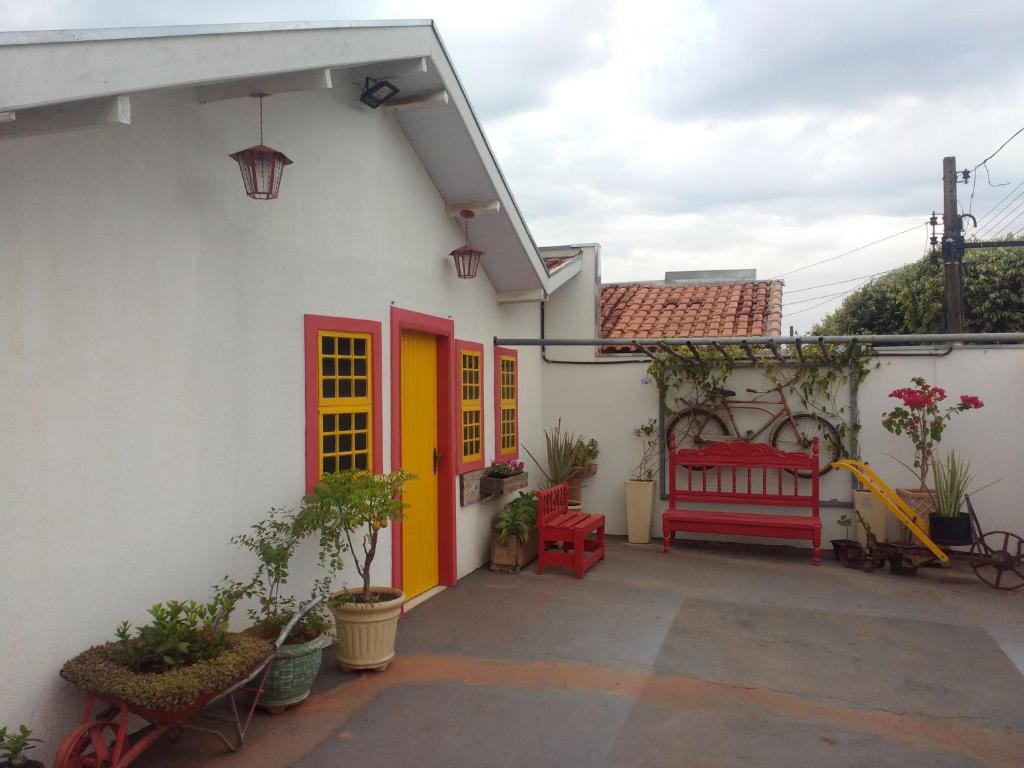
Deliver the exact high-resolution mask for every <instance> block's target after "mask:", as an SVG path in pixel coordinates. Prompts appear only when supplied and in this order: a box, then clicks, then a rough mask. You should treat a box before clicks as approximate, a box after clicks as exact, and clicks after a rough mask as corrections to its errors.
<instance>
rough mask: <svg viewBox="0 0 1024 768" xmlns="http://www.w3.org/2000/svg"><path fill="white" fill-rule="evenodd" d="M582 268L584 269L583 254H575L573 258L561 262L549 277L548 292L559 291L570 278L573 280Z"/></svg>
mask: <svg viewBox="0 0 1024 768" xmlns="http://www.w3.org/2000/svg"><path fill="white" fill-rule="evenodd" d="M582 269H583V257H582V256H575V257H573V258H572V259H571V260H569V261H567V262H565V263H564V264H561V265H560V266H559V267H558V269H556V270H555V271H554V272H553V273H552V274H551V275H549V277H548V281H549V287H548V293H554V292H555V291H557V290H558V289H559V288H561V287H562V286H563V285H565V284H566V283H568V282H569V281H570V280H572V279H573V278H574V277H576V275H578V274H579V273H580V272H581V271H582Z"/></svg>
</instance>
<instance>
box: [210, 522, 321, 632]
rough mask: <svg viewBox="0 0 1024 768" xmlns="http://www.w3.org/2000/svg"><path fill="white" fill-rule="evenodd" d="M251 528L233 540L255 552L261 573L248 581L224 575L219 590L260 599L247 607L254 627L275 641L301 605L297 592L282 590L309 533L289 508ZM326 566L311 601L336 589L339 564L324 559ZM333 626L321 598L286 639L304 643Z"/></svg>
mask: <svg viewBox="0 0 1024 768" xmlns="http://www.w3.org/2000/svg"><path fill="white" fill-rule="evenodd" d="M251 531H252V532H251V533H243V534H240V535H238V536H235V537H234V538H233V539H231V543H232V544H237V545H239V546H241V547H243V548H244V549H248V550H249V551H250V552H252V553H253V554H255V555H256V558H257V564H256V573H255V574H254V575H253V577H252V579H250V580H249V582H248V583H246V582H241V581H235V580H233V579H231V578H230V577H228V576H225V577H224V581H223V582H221V585H220V586H219V587H218V588H217V589H218V594H220V595H224V596H225V597H228V598H230V599H236V600H237V599H241V598H249V599H251V598H255V599H256V600H257V601H258V603H259V607H258V608H250V609H249V611H248V615H249V618H250V619H252V622H253V629H252V632H253V633H254V634H255V635H256V636H257V637H262V638H264V639H267V640H275V639H277V636H278V635H279V634H280V633H281V630H282V629H284V627H285V625H286V624H287V623H288V622H289V621H291V620H292V617H293V616H294V615H295V612H296V611H297V610H298V608H299V606H298V603H297V600H296V598H295V596H294V595H285V594H283V592H282V589H283V588H284V586H285V585H286V584H287V582H288V569H289V566H290V565H291V560H292V556H293V555H294V554H295V548H296V547H297V546H298V545H299V542H300V541H302V539H303V538H304V534H303V533H302V532H301V531H299V529H298V527H297V525H296V513H295V512H294V511H293V510H290V509H271V510H270V512H269V514H268V515H267V517H266V519H264V520H260V521H259V522H257V523H254V524H253V526H252V528H251ZM321 565H322V566H323V567H324V570H325V571H326V573H325V574H324V576H323V577H322V578H320V579H317V580H315V581H314V582H313V588H312V592H311V594H310V600H317V599H322V598H324V597H326V596H327V594H328V593H329V592H330V590H331V581H332V578H333V576H334V572H335V569H334V568H333V567H331V564H330V563H329V562H325V561H323V560H322V561H321ZM330 628H331V620H330V615H329V614H328V613H327V611H326V607H325V606H324V605H323V603H321V604H320V605H318V606H317V607H316V608H314V609H313V610H311V611H310V612H309V613H307V614H306V615H305V617H304V618H303V619H302V621H301V622H299V624H298V625H297V626H296V627H295V629H294V630H292V633H291V635H290V636H289V637H288V640H287V642H288V643H305V642H308V641H310V640H313V639H315V638H317V637H320V635H322V634H324V633H325V632H327V631H328V630H330Z"/></svg>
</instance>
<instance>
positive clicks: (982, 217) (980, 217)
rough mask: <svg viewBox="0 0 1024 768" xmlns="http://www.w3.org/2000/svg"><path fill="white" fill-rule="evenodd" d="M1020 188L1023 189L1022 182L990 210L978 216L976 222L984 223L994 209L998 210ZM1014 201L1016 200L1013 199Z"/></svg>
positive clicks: (1023, 184)
mask: <svg viewBox="0 0 1024 768" xmlns="http://www.w3.org/2000/svg"><path fill="white" fill-rule="evenodd" d="M1021 187H1024V181H1022V182H1021V183H1020V184H1018V185H1017V186H1016V187H1014V188H1013V189H1011V190H1010V191H1009V192H1007V193H1006V196H1005V197H1004V198H1003V199H1002V200H1000V201H999V202H998V203H996V204H995V205H993V206H992V207H991V208H989V209H988V210H987V211H986V212H985V213H983V214H982V215H981V216H979V217H978V221H984V220H985V219H987V218H988V217H989V214H991V213H992V211H994V210H995V209H996V208H998V207H999V206H1000V205H1002V204H1003V203H1004V202H1006V200H1007V199H1008V198H1009V197H1010V195H1012V194H1013V193H1014V192H1016V191H1017V190H1018V189H1020V188H1021ZM1014 199H1016V198H1014Z"/></svg>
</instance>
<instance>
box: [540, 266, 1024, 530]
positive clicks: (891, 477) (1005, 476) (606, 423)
mask: <svg viewBox="0 0 1024 768" xmlns="http://www.w3.org/2000/svg"><path fill="white" fill-rule="evenodd" d="M583 257H584V266H583V270H582V273H581V274H580V275H579V276H578V277H577V278H575V279H574V280H573V281H572V283H570V284H569V285H567V286H566V287H565V288H564V289H562V290H561V291H559V292H558V293H556V294H555V295H554V296H552V298H551V299H550V300H549V302H548V304H547V308H546V313H545V314H546V328H545V335H546V336H547V337H548V338H593V337H595V336H597V335H598V333H597V325H596V323H595V308H596V304H595V302H596V297H597V289H596V285H597V283H598V282H599V276H598V274H597V271H598V269H599V263H598V254H597V251H596V249H595V248H592V247H584V248H583ZM900 354H901V355H903V356H884V357H879V358H877V360H876V362H878V363H879V367H878V368H877V369H876V368H873V369H872V371H871V373H870V374H869V375H868V376H867V378H866V379H865V380H864V382H863V383H862V385H861V387H860V391H859V395H858V406H859V409H860V414H861V418H860V421H861V425H862V427H861V434H860V446H861V456H862V458H864V459H865V460H866V461H868V462H869V463H870V464H871V465H872V466H873V467H874V468H875V470H876V471H877V472H878V473H879V474H880V475H881V476H882V478H883V479H884V480H886V481H887V482H889V483H890V484H892V485H894V486H909V487H913V486H914V485H915V484H916V483H915V482H914V479H913V477H912V476H911V474H910V473H909V472H908V471H907V470H906V469H904V468H903V467H901V466H900V465H899V463H897V462H896V461H895V460H893V459H891V458H889V457H888V456H886V455H885V454H891V455H892V456H895V457H896V458H898V459H900V460H901V461H904V462H906V463H908V464H909V463H912V462H913V452H912V448H911V445H910V441H909V440H908V439H907V438H906V437H905V436H901V437H896V436H894V435H891V434H889V433H888V432H886V431H885V430H884V429H882V427H881V414H882V412H883V411H886V410H888V409H890V408H892V406H893V405H895V404H896V401H894V400H892V399H890V398H889V397H888V394H889V392H891V391H892V390H894V389H897V388H899V387H904V386H910V385H911V382H910V379H911V377H914V376H922V377H924V378H925V379H926V380H927V381H929V382H930V383H931V384H935V385H937V386H941V387H944V388H945V389H946V391H947V394H948V395H949V398H948V400H947V401H946V402H947V404H948V403H955V402H956V401H957V399H958V398H959V395H961V394H975V395H979V396H980V397H981V399H982V400H983V401H984V402H985V408H983V409H981V410H980V411H971V412H966V413H962V414H957V415H954V417H953V421H952V422H951V424H950V425H949V427H948V429H947V431H946V437H945V438H944V439H943V441H942V443H941V445H940V450H949V449H955V450H956V451H958V452H959V453H961V454H962V455H963V456H964V457H966V458H967V459H968V460H969V461H970V462H971V467H972V470H973V472H974V475H975V478H976V483H977V485H978V486H981V485H984V484H986V483H988V482H990V481H992V480H996V479H1000V478H1001V480H1000V482H999V483H997V484H996V485H995V486H993V487H991V488H988V489H986V490H984V491H981V492H980V493H979V494H978V495H977V496H976V497H972V500H976V504H975V508H976V510H977V511H978V513H979V516H980V517H981V522H982V525H983V527H985V528H987V529H1000V528H1002V529H1007V530H1010V531H1014V532H1016V533H1019V534H1020V535H1024V504H1021V502H1020V500H1021V498H1022V497H1024V472H1022V465H1024V461H1022V458H1021V442H1022V435H1024V407H1022V404H1021V399H1020V393H1021V383H1022V382H1024V347H1000V348H984V349H979V348H971V347H958V348H956V349H954V350H953V351H952V352H951V353H949V354H948V355H947V354H945V350H943V349H939V350H936V349H927V348H920V349H908V350H901V351H900ZM546 355H547V358H548V359H549V360H569V361H576V362H590V363H598V364H590V365H579V364H570V365H566V364H562V365H559V364H544V365H543V378H542V383H543V393H544V395H543V403H544V425H545V426H550V425H553V424H554V423H556V422H557V421H558V420H559V419H562V423H563V425H564V426H565V427H567V428H569V429H571V430H573V431H576V432H582V433H584V434H585V435H586V436H587V437H594V438H597V440H598V441H599V442H600V445H601V455H600V457H599V459H598V465H599V468H598V473H597V475H595V476H594V477H592V478H590V480H589V481H588V483H587V485H586V487H585V488H584V491H583V498H584V503H585V508H586V509H587V510H588V511H590V512H595V513H599V514H603V515H605V517H606V519H607V526H608V528H607V530H608V533H611V534H624V533H625V532H626V520H625V508H624V505H625V490H624V487H625V486H624V481H625V480H626V479H627V478H628V476H629V472H630V470H631V469H632V468H633V467H634V466H635V465H636V464H637V461H638V458H639V450H640V440H639V438H637V437H635V436H634V433H633V430H634V429H635V428H636V427H637V426H638V425H640V424H641V423H643V422H645V421H646V420H647V419H649V418H652V417H657V416H658V392H657V388H656V387H655V386H654V384H653V383H651V384H646V385H645V384H642V383H641V380H642V379H643V378H644V376H645V373H646V362H645V361H644V360H640V361H638V362H636V363H634V364H628V363H627V364H611V365H609V364H608V362H607V361H608V360H609V357H608V356H607V355H606V356H603V357H602V356H599V355H598V354H597V353H596V350H595V349H594V348H593V347H547V348H546ZM600 363H603V365H601V364H600ZM729 386H730V388H731V389H734V390H736V391H737V392H739V393H744V390H745V389H746V388H747V387H752V388H755V389H764V388H766V387H767V386H768V382H767V379H766V378H764V376H762V375H761V374H759V373H758V372H756V371H753V370H751V369H749V368H738V369H737V370H736V371H735V373H734V375H733V377H732V379H731V380H730V382H729ZM740 396H741V397H746V395H745V394H741V395H740ZM789 402H790V407H792V408H793V409H794V410H802V408H801V407H800V403H799V401H798V400H797V398H796V396H795V395H793V396H790V397H789ZM840 404H841V405H844V406H845V405H848V392H846V391H844V392H843V393H842V396H841V399H840ZM747 418H750V416H749V415H748V416H747ZM759 418H761V419H763V418H764V417H763V416H759ZM739 421H740V427H741V428H743V427H744V421H743V420H742V417H740V419H739ZM759 424H760V422H752V423H751V426H759ZM767 437H768V435H767V433H766V434H765V435H762V437H761V438H760V439H763V440H767ZM530 447H531V450H534V449H533V446H532V445H531V446H530ZM540 447H541V448H542V447H543V446H540ZM534 453H535V454H537V456H538V458H539V459H540V458H541V455H540V454H539V453H538V450H534ZM541 460H543V459H541ZM821 498H822V499H823V500H834V501H840V502H849V501H850V499H851V479H850V475H849V473H847V472H845V471H843V472H840V471H832V472H830V473H829V474H828V475H826V476H825V477H824V478H823V479H822V484H821ZM664 506H665V502H663V501H661V500H660V499H659V500H658V501H657V502H656V503H655V514H654V516H653V523H652V528H653V530H654V532H655V534H657V535H660V530H661V526H660V512H661V510H662V509H663V508H664ZM843 511H844V510H843V509H842V508H825V509H822V512H821V517H822V523H823V527H822V540H823V541H826V542H827V541H828V539H830V538H837V537H839V536H840V535H841V534H842V529H841V528H840V527H839V526H838V525H836V520H837V519H838V517H839V516H840V515H841V514H842V513H843ZM707 538H723V537H714V536H707ZM757 541H764V540H763V539H759V540H757ZM778 543H783V542H778ZM786 543H793V542H786Z"/></svg>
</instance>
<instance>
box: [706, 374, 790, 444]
mask: <svg viewBox="0 0 1024 768" xmlns="http://www.w3.org/2000/svg"><path fill="white" fill-rule="evenodd" d="M771 393H775V394H776V395H777V396H778V400H764V399H762V398H764V397H765V396H767V395H769V394H771ZM766 405H780V406H782V407H781V408H780V409H779V410H772V409H770V408H766V407H765V406H766ZM733 408H735V409H736V410H748V411H760V412H761V413H765V414H767V415H768V416H769V417H770V418H769V419H768V421H766V422H765V423H764V424H762V425H761V427H760V428H759V429H757V430H747V431H746V432H741V431H740V428H739V426H738V425H737V424H736V416H735V414H734V413H733ZM707 410H708V411H710V412H711V413H713V414H719V413H720V412H722V411H724V412H725V415H726V416H728V417H729V427H730V429H731V430H732V434H731V435H728V436H727V437H726V438H725V440H730V441H731V440H737V439H738V440H742V441H744V442H747V443H751V442H753V441H754V440H756V439H757V438H759V437H760V436H761V435H762V434H764V433H765V432H766V431H767V430H768V429H770V428H771V427H772V425H774V424H775V422H777V421H779V420H780V419H782V418H785V419H787V420H788V421H789V424H790V426H791V427H793V431H794V432H795V433H796V434H798V435H799V434H800V429H799V428H798V427H797V425H796V421H795V420H794V419H793V411H792V409H790V407H789V403H788V402H787V401H786V396H785V394H784V393H783V389H782V386H781V385H780V386H777V387H773V388H772V389H770V390H768V392H762V393H760V395H759V396H758V397H755V398H754V399H753V400H735V399H730V398H728V397H723V398H722V399H721V400H719V401H718V402H717V403H715V404H714V406H713V407H710V408H707ZM705 424H707V421H706V420H705V421H704V422H703V423H702V424H700V426H699V427H698V428H697V433H696V437H697V438H698V439H699V440H702V441H704V442H708V443H713V442H716V439H715V438H714V437H704V436H703V435H702V434H701V433H702V432H703V431H704V425H705ZM725 440H723V439H721V438H719V439H718V440H717V442H724V441H725Z"/></svg>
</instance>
